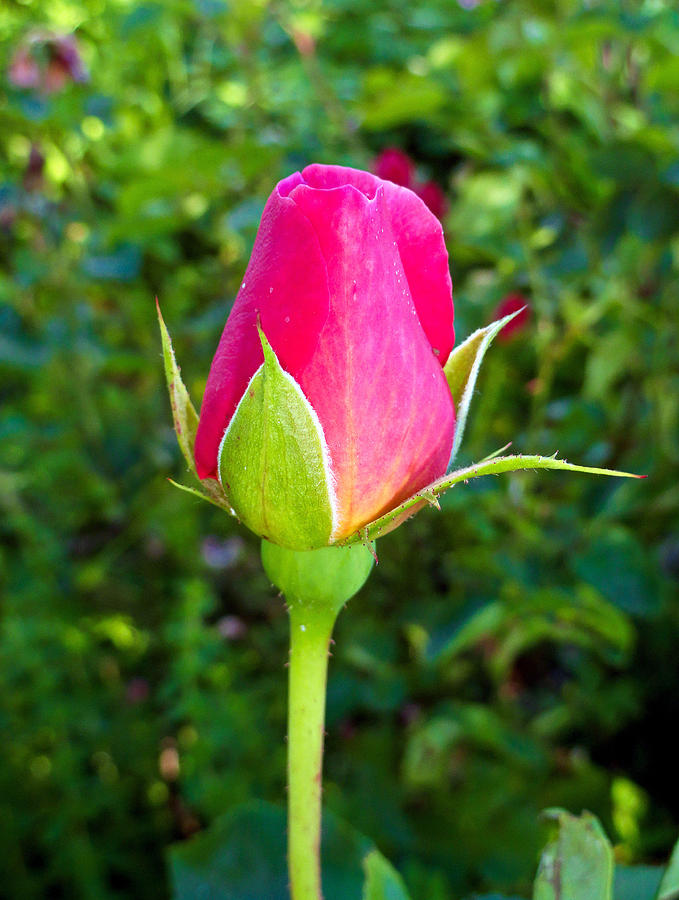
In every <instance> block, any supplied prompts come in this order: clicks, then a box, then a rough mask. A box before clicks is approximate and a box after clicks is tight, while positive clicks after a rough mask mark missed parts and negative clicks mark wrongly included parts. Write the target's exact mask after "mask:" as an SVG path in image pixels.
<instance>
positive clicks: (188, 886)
mask: <svg viewBox="0 0 679 900" xmlns="http://www.w3.org/2000/svg"><path fill="white" fill-rule="evenodd" d="M286 833H287V829H286V814H285V810H284V809H283V808H282V807H278V806H274V805H273V804H269V803H262V802H250V803H245V804H242V805H241V806H237V807H235V808H234V809H232V810H230V811H229V812H228V813H225V814H224V815H222V816H220V817H219V818H217V819H216V820H215V821H214V822H213V823H212V825H211V826H210V827H209V828H207V829H205V830H204V831H201V832H200V833H199V834H197V835H195V836H194V837H192V838H191V839H190V840H188V841H184V842H182V843H178V844H174V846H172V847H171V848H170V850H169V853H168V857H169V868H170V881H171V885H172V898H173V900H198V898H200V900H263V898H266V900H289V896H290V895H289V890H288V871H287V863H286V847H285V841H286ZM322 861H323V889H324V894H325V896H326V897H327V898H338V900H339V898H341V900H408V895H407V893H406V892H405V888H404V887H403V885H402V882H401V879H400V878H399V876H398V875H397V874H396V872H395V871H394V869H393V868H392V867H391V866H390V865H389V863H388V862H387V861H386V860H385V859H384V858H383V857H382V856H381V855H380V854H379V853H378V851H377V850H376V849H375V848H374V846H373V844H372V842H371V841H370V840H368V839H367V838H366V837H364V836H363V835H361V834H359V833H358V832H357V831H355V830H354V829H353V828H351V827H350V826H349V825H347V824H346V823H344V822H342V821H341V820H340V819H338V818H336V817H335V816H333V815H332V814H331V813H327V812H326V813H325V814H324V818H323V850H322Z"/></svg>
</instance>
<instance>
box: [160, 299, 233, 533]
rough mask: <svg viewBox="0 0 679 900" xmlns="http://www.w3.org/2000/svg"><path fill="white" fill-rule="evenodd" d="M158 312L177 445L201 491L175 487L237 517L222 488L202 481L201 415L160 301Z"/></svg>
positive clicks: (216, 484)
mask: <svg viewBox="0 0 679 900" xmlns="http://www.w3.org/2000/svg"><path fill="white" fill-rule="evenodd" d="M156 309H157V310H158V322H159V324H160V336H161V340H162V343H163V361H164V363H165V379H166V381H167V389H168V392H169V394H170V405H171V407H172V420H173V422H174V430H175V434H176V435H177V443H178V444H179V449H180V450H181V451H182V455H183V456H184V459H185V460H186V464H187V466H188V467H189V471H190V472H191V473H192V474H193V475H194V476H195V478H196V480H197V481H198V484H199V487H197V488H191V487H187V486H186V485H183V484H177V482H176V481H172V480H171V479H170V482H171V484H173V485H174V486H175V487H178V488H179V489H180V490H183V491H187V492H188V493H189V494H193V495H194V496H196V497H200V498H201V500H207V501H208V503H213V504H214V505H215V506H218V507H219V508H220V509H224V510H226V512H228V513H229V514H230V515H232V516H233V515H234V511H233V509H232V508H231V506H230V504H229V502H228V501H227V499H226V497H225V496H224V492H223V491H222V488H221V485H220V484H218V483H217V482H216V481H215V480H214V479H207V480H206V481H200V479H199V478H198V473H197V471H196V463H195V460H194V455H193V449H194V445H195V443H196V431H197V429H198V413H197V412H196V409H195V407H194V405H193V403H192V402H191V398H190V397H189V392H188V391H187V389H186V387H185V385H184V382H183V381H182V376H181V370H180V368H179V366H178V365H177V360H176V358H175V355H174V349H173V347H172V339H171V338H170V333H169V331H168V330H167V326H166V325H165V322H164V320H163V316H162V314H161V312H160V304H159V303H158V301H157V300H156Z"/></svg>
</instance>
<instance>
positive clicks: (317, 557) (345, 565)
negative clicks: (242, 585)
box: [262, 541, 375, 611]
mask: <svg viewBox="0 0 679 900" xmlns="http://www.w3.org/2000/svg"><path fill="white" fill-rule="evenodd" d="M374 554H375V550H374V548H373V547H372V546H364V545H363V544H353V545H352V546H349V547H320V548H319V549H318V550H288V549H287V548H286V547H279V546H278V544H272V543H270V542H269V541H262V564H263V566H264V571H265V572H266V574H267V575H268V576H269V578H270V579H271V581H272V582H273V583H274V584H275V585H276V587H277V588H279V589H280V590H281V591H282V592H283V593H284V594H285V597H286V599H287V600H288V603H300V604H305V605H307V606H320V605H323V606H327V607H332V608H333V609H335V610H336V611H339V609H340V608H341V607H342V606H343V605H344V604H345V603H346V602H347V600H349V599H350V598H351V597H353V596H354V594H356V593H357V592H358V591H360V589H361V588H362V587H363V585H364V584H365V581H366V579H367V578H368V575H370V572H371V571H372V567H373V565H374V563H375V555H374Z"/></svg>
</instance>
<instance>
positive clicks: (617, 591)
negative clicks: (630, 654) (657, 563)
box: [570, 525, 662, 616]
mask: <svg viewBox="0 0 679 900" xmlns="http://www.w3.org/2000/svg"><path fill="white" fill-rule="evenodd" d="M591 537H594V538H595V539H593V540H589V541H588V543H587V545H586V546H585V547H584V548H583V549H582V550H581V551H580V552H576V553H573V554H572V556H571V559H570V565H571V567H572V569H573V571H574V572H575V574H576V575H578V577H580V578H581V579H582V580H583V581H586V582H587V583H588V584H591V585H592V587H594V588H596V590H597V591H599V592H600V593H601V594H602V596H604V597H605V598H606V599H607V600H608V601H609V603H612V604H613V605H614V606H617V607H618V609H622V610H623V611H624V612H626V613H629V614H630V615H635V616H651V615H653V614H654V613H657V612H658V610H659V608H660V605H661V602H662V600H661V592H660V590H659V587H658V586H657V585H656V583H655V582H654V579H653V575H652V568H651V565H650V564H649V560H648V553H647V551H646V549H645V548H644V546H643V544H641V543H640V541H639V540H638V538H637V537H636V535H635V534H634V533H633V532H631V531H628V530H627V529H625V528H622V527H620V526H612V527H611V526H610V525H607V526H606V528H605V529H602V530H601V531H600V532H598V533H597V532H595V533H594V534H593V535H591Z"/></svg>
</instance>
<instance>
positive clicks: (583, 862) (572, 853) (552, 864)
mask: <svg viewBox="0 0 679 900" xmlns="http://www.w3.org/2000/svg"><path fill="white" fill-rule="evenodd" d="M546 815H547V816H549V818H551V819H554V820H555V821H556V823H557V828H558V831H557V834H556V836H555V837H554V839H553V840H552V841H551V842H550V843H549V844H548V845H547V847H546V848H545V849H544V851H543V853H542V856H541V858H540V866H539V868H538V874H537V877H536V880H535V887H534V891H533V900H612V897H613V850H612V848H611V845H610V843H609V841H608V838H607V837H606V835H605V834H604V831H603V829H602V827H601V825H600V824H599V821H598V819H597V818H596V817H595V816H593V815H592V814H591V813H588V812H584V813H583V814H582V815H581V816H580V817H576V816H572V815H571V814H570V813H567V812H565V811H563V810H552V811H548V812H547V813H546Z"/></svg>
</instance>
